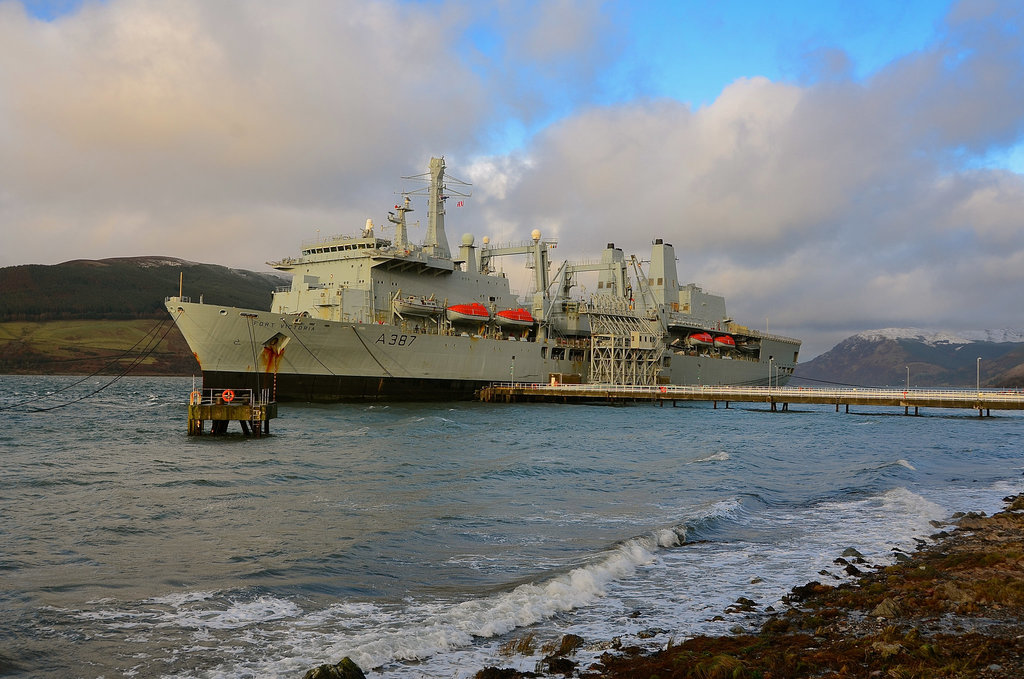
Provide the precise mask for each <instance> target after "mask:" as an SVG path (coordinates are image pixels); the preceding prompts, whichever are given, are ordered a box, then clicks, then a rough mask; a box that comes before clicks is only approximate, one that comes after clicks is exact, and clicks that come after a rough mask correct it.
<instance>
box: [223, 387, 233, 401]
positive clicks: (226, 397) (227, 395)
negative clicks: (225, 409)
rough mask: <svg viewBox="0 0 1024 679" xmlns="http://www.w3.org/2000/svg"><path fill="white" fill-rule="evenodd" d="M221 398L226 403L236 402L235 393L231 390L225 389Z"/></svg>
mask: <svg viewBox="0 0 1024 679" xmlns="http://www.w3.org/2000/svg"><path fill="white" fill-rule="evenodd" d="M220 397H221V399H222V400H223V401H224V402H225V403H231V402H232V401H234V400H235V392H234V391H232V390H231V389H225V390H224V391H222V392H221V394H220Z"/></svg>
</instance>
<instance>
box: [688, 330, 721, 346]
mask: <svg viewBox="0 0 1024 679" xmlns="http://www.w3.org/2000/svg"><path fill="white" fill-rule="evenodd" d="M686 341H687V343H688V344H690V345H691V346H698V347H710V346H712V345H714V343H715V338H714V337H712V336H711V333H710V332H695V333H693V334H692V335H690V336H689V337H687V338H686Z"/></svg>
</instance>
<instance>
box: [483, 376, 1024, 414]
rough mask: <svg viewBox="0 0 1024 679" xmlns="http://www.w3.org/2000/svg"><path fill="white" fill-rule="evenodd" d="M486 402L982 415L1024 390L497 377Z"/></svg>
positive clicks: (1022, 405)
mask: <svg viewBox="0 0 1024 679" xmlns="http://www.w3.org/2000/svg"><path fill="white" fill-rule="evenodd" d="M477 395H478V397H479V399H480V400H481V401H486V402H489V403H494V402H499V403H515V402H551V403H612V404H623V403H638V402H653V403H655V404H658V405H662V406H664V405H665V403H666V402H669V403H671V404H672V405H673V406H674V405H675V404H676V403H677V402H679V401H705V402H710V403H712V404H714V407H715V408H717V407H718V404H719V403H721V404H724V407H726V408H728V407H729V404H730V403H764V404H766V405H767V406H768V408H769V409H770V410H772V411H780V410H781V411H787V410H789V404H791V403H814V404H819V405H835V409H836V412H839V408H840V406H842V407H844V409H845V411H846V412H850V406H873V407H901V408H903V413H904V414H905V415H909V414H910V409H911V408H913V409H914V414H915V415H918V414H920V409H921V408H959V409H965V410H977V411H978V415H979V416H980V417H984V416H986V415H991V414H992V412H991V411H993V410H1024V390H994V389H959V390H956V389H863V388H854V387H842V388H818V387H776V386H772V387H727V386H674V385H660V386H644V387H641V386H629V385H615V384H544V383H536V384H533V383H523V382H498V383H495V384H491V385H488V386H486V387H484V388H483V389H481V390H480V391H479V392H478V394H477Z"/></svg>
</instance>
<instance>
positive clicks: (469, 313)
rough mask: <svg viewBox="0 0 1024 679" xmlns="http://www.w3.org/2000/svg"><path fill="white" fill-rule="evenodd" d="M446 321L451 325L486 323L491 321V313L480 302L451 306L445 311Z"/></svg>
mask: <svg viewBox="0 0 1024 679" xmlns="http://www.w3.org/2000/svg"><path fill="white" fill-rule="evenodd" d="M447 315H448V320H449V321H451V322H452V323H458V322H459V321H463V322H465V321H471V322H482V323H486V322H487V321H489V320H491V312H490V311H488V309H487V307H485V306H484V305H483V304H481V303H480V302H472V303H470V304H453V305H451V306H450V307H448V310H447Z"/></svg>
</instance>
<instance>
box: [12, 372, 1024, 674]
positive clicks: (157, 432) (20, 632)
mask: <svg viewBox="0 0 1024 679" xmlns="http://www.w3.org/2000/svg"><path fill="white" fill-rule="evenodd" d="M108 382H110V378H89V379H87V380H84V381H83V380H82V379H81V378H52V377H0V408H3V410H2V411H0V413H2V415H3V422H4V426H3V427H2V428H0V519H2V520H0V674H2V673H3V672H5V671H6V672H7V673H9V674H13V675H20V676H38V677H55V676H69V677H71V676H74V677H107V678H110V677H121V676H127V677H299V676H301V675H302V674H303V673H304V672H305V671H306V670H307V669H309V668H311V667H314V666H316V665H319V664H321V663H334V662H337V661H338V660H340V659H341V658H342V657H344V656H349V657H351V658H352V659H353V660H354V661H355V662H356V663H357V664H358V665H359V666H360V667H361V668H363V669H364V671H366V673H367V676H368V677H371V678H374V677H394V678H399V677H402V678H404V677H470V676H472V675H473V674H474V673H475V672H476V671H478V670H479V669H481V668H483V667H485V666H488V665H493V666H499V667H516V668H519V669H523V670H532V669H534V668H535V666H536V664H537V661H538V660H539V658H541V657H542V655H543V654H544V651H543V650H542V646H543V645H544V644H549V643H552V642H556V641H557V640H558V639H559V638H560V637H561V636H562V635H564V634H568V633H572V634H577V635H580V636H582V637H583V638H584V639H585V640H586V645H585V646H584V648H583V649H581V651H580V652H579V653H578V654H577V659H578V660H581V661H582V662H583V663H584V664H585V663H587V662H589V661H590V660H591V659H592V658H594V657H596V656H597V655H598V654H600V653H602V652H604V651H605V650H606V649H607V648H608V647H609V645H610V644H611V643H612V642H613V640H617V641H616V643H621V644H623V645H640V646H644V647H647V648H657V647H663V646H664V645H666V644H667V643H670V642H671V641H673V640H676V641H678V640H682V639H685V638H687V637H690V636H693V635H696V634H709V633H710V634H720V633H726V632H728V631H729V630H731V629H735V628H736V627H737V626H739V627H749V626H752V625H753V624H754V623H755V622H756V617H755V616H756V614H757V613H760V612H763V611H765V610H769V609H771V608H779V607H781V606H782V605H783V604H782V598H783V597H784V596H785V594H786V593H787V592H788V591H789V590H790V589H791V588H792V587H793V586H795V585H801V584H804V583H806V582H808V581H811V580H819V581H823V582H829V583H835V582H840V581H842V580H844V579H846V578H848V577H849V576H848V575H847V574H846V573H845V572H844V568H845V566H844V564H843V563H842V562H839V563H837V562H836V559H837V558H838V557H840V556H841V554H842V553H843V552H844V551H845V550H846V549H847V548H850V547H852V548H854V549H856V550H858V551H859V552H860V553H861V554H863V555H864V558H865V559H866V561H867V562H868V563H869V564H873V565H882V564H888V563H892V562H893V560H894V558H895V555H896V554H898V553H899V552H901V551H910V550H913V549H914V548H915V547H916V546H918V545H919V544H922V543H923V542H927V541H928V540H929V539H930V538H929V536H931V535H933V534H935V533H936V532H937V531H938V530H939V529H940V527H941V525H942V523H943V522H945V521H946V520H948V519H949V518H950V517H951V515H953V514H954V513H955V512H958V511H985V512H990V513H991V512H992V511H995V510H998V509H999V508H1001V507H1002V498H1003V497H1004V496H1006V495H1009V494H1015V493H1018V492H1020V490H1021V472H1022V469H1024V417H1022V416H1020V415H1018V414H1012V413H1011V414H1006V413H998V414H996V415H994V416H993V417H987V418H979V417H978V416H977V413H976V412H974V411H952V410H934V411H923V413H922V416H920V417H913V416H905V415H904V414H903V411H902V409H895V408H893V409H868V408H863V409H857V408H854V410H855V411H857V412H853V413H845V412H839V413H837V412H835V410H834V408H833V407H828V406H822V407H816V406H801V407H800V408H799V409H794V410H790V411H789V412H777V413H771V412H768V411H767V409H766V408H765V407H764V406H761V405H751V406H743V407H736V406H733V407H731V408H724V407H721V404H720V405H719V407H718V408H717V409H714V408H712V407H711V405H710V404H687V405H683V404H680V406H679V407H676V408H673V407H663V408H658V407H652V406H650V405H636V406H629V407H609V406H582V405H555V404H550V405H544V404H529V405H494V404H487V405H485V404H477V403H445V404H433V403H431V404H419V403H414V404H354V405H353V404H350V405H344V404H342V405H309V404H282V405H281V408H280V416H279V418H278V419H276V420H274V421H272V422H271V433H272V435H271V436H269V437H264V438H244V437H242V436H241V433H240V430H239V429H237V426H238V425H237V424H233V425H232V432H233V433H232V434H231V435H229V436H226V437H217V438H215V437H210V436H203V437H189V436H187V435H186V429H187V427H186V405H185V404H186V403H187V397H188V393H189V391H190V390H191V388H192V382H191V380H189V379H187V378H184V379H182V378H162V379H161V378H126V379H123V380H120V381H116V382H114V383H112V384H110V385H109V386H107V387H106V388H103V387H104V385H106V384H107V383H108ZM93 391H97V393H95V394H93V395H91V396H89V397H88V398H85V399H84V400H82V401H79V402H77V403H73V404H71V405H68V406H67V407H59V408H56V409H53V410H48V408H52V407H53V406H59V405H62V404H64V403H68V402H71V401H74V400H76V399H78V398H79V397H81V396H84V395H87V394H90V393H91V392H93ZM740 597H745V598H747V599H751V600H753V601H754V602H755V606H754V611H753V612H749V611H748V612H744V611H738V610H735V607H732V608H731V605H732V604H733V603H735V602H736V601H737V600H738V599H739V598H740ZM528 635H532V639H533V640H534V650H533V652H532V653H528V654H525V655H523V654H511V655H509V653H508V649H507V647H508V646H509V645H510V644H509V642H510V641H514V640H517V639H523V638H526V637H527V636H528Z"/></svg>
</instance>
